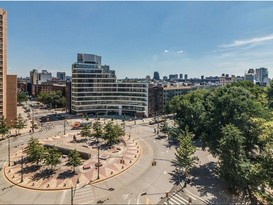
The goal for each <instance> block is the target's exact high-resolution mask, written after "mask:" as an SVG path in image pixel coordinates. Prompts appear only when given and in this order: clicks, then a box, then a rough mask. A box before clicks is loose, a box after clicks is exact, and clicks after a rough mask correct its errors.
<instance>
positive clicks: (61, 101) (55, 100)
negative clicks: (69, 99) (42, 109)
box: [38, 90, 66, 108]
mask: <svg viewBox="0 0 273 205" xmlns="http://www.w3.org/2000/svg"><path fill="white" fill-rule="evenodd" d="M38 101H39V102H42V103H43V104H45V105H47V106H49V107H51V108H60V107H65V105H66V98H65V97H63V96H62V92H61V91H60V90H58V91H52V92H50V93H46V92H40V93H39V95H38Z"/></svg>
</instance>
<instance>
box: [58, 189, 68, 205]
mask: <svg viewBox="0 0 273 205" xmlns="http://www.w3.org/2000/svg"><path fill="white" fill-rule="evenodd" d="M67 191H68V190H65V191H63V193H62V197H61V200H60V203H59V204H63V201H64V198H65V195H66V193H67Z"/></svg>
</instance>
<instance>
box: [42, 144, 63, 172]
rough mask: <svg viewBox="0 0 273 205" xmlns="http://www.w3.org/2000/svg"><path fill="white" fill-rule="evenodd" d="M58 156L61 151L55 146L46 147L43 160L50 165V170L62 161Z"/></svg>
mask: <svg viewBox="0 0 273 205" xmlns="http://www.w3.org/2000/svg"><path fill="white" fill-rule="evenodd" d="M60 157H61V153H60V152H59V151H58V149H57V148H56V147H55V146H54V147H52V148H47V149H46V152H45V155H44V162H45V164H46V165H47V166H50V169H51V171H53V169H54V168H55V167H56V166H57V165H58V164H60V163H61V162H62V161H61V159H60Z"/></svg>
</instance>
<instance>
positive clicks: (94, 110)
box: [71, 54, 148, 117]
mask: <svg viewBox="0 0 273 205" xmlns="http://www.w3.org/2000/svg"><path fill="white" fill-rule="evenodd" d="M71 111H72V113H75V114H78V115H81V114H83V113H87V114H106V115H107V114H115V115H117V114H118V115H124V114H125V115H132V116H134V115H135V116H143V117H144V116H148V83H146V82H135V81H133V82H128V81H126V82H124V81H118V80H117V78H116V75H115V71H114V70H110V67H109V66H107V65H101V56H97V55H93V54H78V56H77V62H76V63H74V64H73V65H72V82H71Z"/></svg>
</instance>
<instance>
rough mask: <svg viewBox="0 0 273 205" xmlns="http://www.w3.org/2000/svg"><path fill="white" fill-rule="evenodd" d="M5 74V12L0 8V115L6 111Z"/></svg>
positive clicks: (4, 114)
mask: <svg viewBox="0 0 273 205" xmlns="http://www.w3.org/2000/svg"><path fill="white" fill-rule="evenodd" d="M6 76H7V12H6V11H5V10H3V9H1V8H0V116H1V115H2V116H7V113H6V110H7V109H6V106H7V105H6V94H7V92H6V91H7V88H6V85H7V84H6V80H7V78H6Z"/></svg>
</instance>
